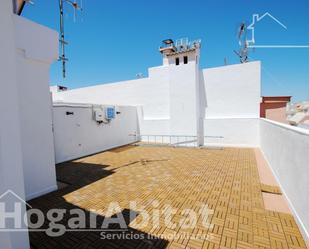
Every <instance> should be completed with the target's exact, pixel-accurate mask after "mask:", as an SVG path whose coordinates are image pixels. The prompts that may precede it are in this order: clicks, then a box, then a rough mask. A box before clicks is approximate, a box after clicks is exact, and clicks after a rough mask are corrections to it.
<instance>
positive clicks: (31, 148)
mask: <svg viewBox="0 0 309 249" xmlns="http://www.w3.org/2000/svg"><path fill="white" fill-rule="evenodd" d="M14 22H15V29H16V30H15V32H16V48H17V66H16V70H17V73H16V77H17V81H18V91H19V105H20V110H21V112H20V119H21V124H22V125H21V134H22V154H23V169H24V177H25V192H26V199H28V200H29V199H32V198H35V197H37V196H40V195H43V194H45V193H48V192H51V191H53V190H56V189H57V182H56V173H55V160H54V144H53V134H52V112H51V95H50V92H49V85H48V82H49V67H50V64H51V63H52V62H53V61H56V60H57V58H58V33H57V32H56V31H53V30H51V29H48V28H46V27H44V26H41V25H38V24H37V23H34V22H31V21H29V20H27V19H25V18H23V17H20V16H14ZM8 111H10V110H8Z"/></svg>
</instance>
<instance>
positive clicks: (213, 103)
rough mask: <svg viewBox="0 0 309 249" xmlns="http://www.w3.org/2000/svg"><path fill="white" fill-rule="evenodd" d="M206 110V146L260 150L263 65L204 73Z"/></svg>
mask: <svg viewBox="0 0 309 249" xmlns="http://www.w3.org/2000/svg"><path fill="white" fill-rule="evenodd" d="M201 78H202V79H201V82H202V84H203V83H204V85H203V86H202V88H204V96H203V95H202V97H204V99H203V98H202V103H201V105H202V108H203V107H204V110H205V116H206V118H205V120H204V128H205V131H204V134H205V136H219V137H222V138H206V141H205V143H206V144H217V145H224V146H231V145H232V146H245V147H258V146H259V116H260V98H261V90H260V89H261V83H260V82H261V65H260V62H250V63H246V64H238V65H230V66H224V67H218V68H209V69H204V70H202V72H201Z"/></svg>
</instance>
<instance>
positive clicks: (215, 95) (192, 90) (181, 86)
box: [53, 52, 261, 147]
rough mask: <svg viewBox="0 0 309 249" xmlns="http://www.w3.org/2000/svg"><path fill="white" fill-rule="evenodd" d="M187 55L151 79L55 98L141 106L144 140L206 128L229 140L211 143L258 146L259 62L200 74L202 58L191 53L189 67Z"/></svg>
mask: <svg viewBox="0 0 309 249" xmlns="http://www.w3.org/2000/svg"><path fill="white" fill-rule="evenodd" d="M184 55H187V54H181V55H175V56H172V57H170V58H169V64H168V65H165V66H159V67H154V68H150V69H149V77H148V78H144V79H138V80H132V81H124V82H116V83H112V84H102V85H96V86H92V87H85V88H80V89H74V90H70V91H65V92H58V93H53V99H54V100H62V101H65V102H75V103H102V104H114V105H134V106H138V107H139V109H140V111H139V125H140V131H141V134H142V135H149V134H150V135H196V134H197V128H198V127H200V128H199V129H203V126H204V127H205V128H204V135H206V136H214V135H215V136H223V137H224V138H221V139H220V140H217V139H215V140H213V139H208V140H207V143H221V144H222V145H238V144H242V145H243V146H250V147H252V146H253V147H256V146H257V145H258V128H257V127H258V122H259V121H258V118H259V113H260V109H259V108H260V107H259V106H260V95H261V92H260V83H261V77H260V73H261V71H260V70H261V68H260V62H251V63H247V64H241V65H232V66H225V67H219V68H210V69H204V70H199V69H198V63H196V60H195V58H196V56H198V53H195V52H193V53H192V52H191V53H189V54H188V55H189V63H188V64H187V65H184V64H183V59H182V58H183V56H184ZM177 56H178V57H179V58H180V65H179V66H175V63H173V62H174V60H175V57H177ZM223 119H226V120H223ZM253 119H254V120H253ZM207 122H208V124H206V123H207ZM244 127H249V128H246V129H244Z"/></svg>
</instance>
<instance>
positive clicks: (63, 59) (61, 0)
mask: <svg viewBox="0 0 309 249" xmlns="http://www.w3.org/2000/svg"><path fill="white" fill-rule="evenodd" d="M64 3H68V4H70V5H71V6H72V7H73V8H74V20H75V11H76V10H81V11H82V6H79V5H78V4H77V3H76V1H75V2H73V1H71V0H59V10H60V40H59V42H60V50H61V55H60V56H59V61H61V62H62V77H63V78H65V77H66V62H67V61H68V58H66V56H65V46H66V45H68V43H67V42H66V41H65V39H64V16H63V11H64V10H63V4H64Z"/></svg>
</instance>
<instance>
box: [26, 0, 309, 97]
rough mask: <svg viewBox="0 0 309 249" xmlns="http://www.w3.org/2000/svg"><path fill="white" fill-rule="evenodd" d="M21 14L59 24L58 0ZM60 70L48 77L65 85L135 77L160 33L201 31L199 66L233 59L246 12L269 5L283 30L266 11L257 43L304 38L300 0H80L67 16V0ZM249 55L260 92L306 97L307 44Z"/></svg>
mask: <svg viewBox="0 0 309 249" xmlns="http://www.w3.org/2000/svg"><path fill="white" fill-rule="evenodd" d="M34 2H35V4H34V5H27V6H26V7H25V9H24V12H23V16H25V17H27V18H29V19H31V20H33V21H36V22H39V23H41V24H43V25H46V26H48V27H50V28H52V29H56V30H58V29H59V9H58V0H34ZM65 9H66V16H65V29H66V40H67V41H68V42H69V45H68V47H67V49H66V51H67V57H68V58H69V62H68V65H67V78H66V79H65V80H63V79H62V74H61V64H60V62H56V63H54V64H53V65H52V68H51V85H55V84H60V85H66V86H68V87H69V88H78V87H82V86H89V85H95V84H98V83H108V82H113V81H120V80H128V79H134V78H135V75H136V74H137V73H139V72H142V73H143V74H144V75H147V68H148V67H152V66H158V65H161V63H162V58H161V55H160V53H159V52H158V47H159V46H160V44H161V41H162V40H163V39H165V38H173V39H177V38H181V37H189V38H190V39H197V38H201V39H202V51H201V67H202V68H205V67H216V66H222V65H223V64H224V58H225V57H226V58H227V60H228V63H229V64H235V63H238V58H237V57H236V55H235V54H234V52H233V50H234V49H238V41H237V38H236V34H237V27H238V26H239V24H240V23H241V22H243V21H246V22H247V23H248V24H249V23H250V22H251V20H252V14H254V13H257V14H263V13H265V12H270V13H271V14H272V15H273V16H275V17H276V18H278V19H279V20H280V21H281V22H282V23H284V24H285V25H286V26H287V27H288V29H287V30H284V29H282V27H280V26H279V25H277V24H276V23H275V22H273V21H272V20H270V19H264V20H263V21H261V22H260V23H259V24H258V25H257V27H256V43H257V44H262V45H264V44H271V45H277V44H280V45H291V44H297V45H309V14H308V13H309V1H307V0H293V1H292V0H285V1H282V0H233V1H231V0H211V1H210V0H195V1H180V0H178V1H174V0H170V1H163V0H156V1H145V0H144V1H142V0H130V1H129V0H113V1H105V0H83V9H84V10H83V12H82V14H77V18H76V22H74V21H73V11H72V7H70V6H69V5H67V6H66V8H65ZM250 57H251V59H252V60H261V61H262V94H263V95H292V96H293V97H294V100H295V101H297V100H304V99H309V48H307V49H255V51H252V52H251V54H250Z"/></svg>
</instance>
